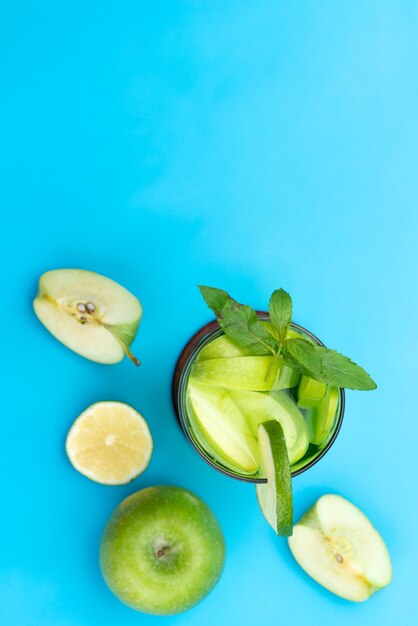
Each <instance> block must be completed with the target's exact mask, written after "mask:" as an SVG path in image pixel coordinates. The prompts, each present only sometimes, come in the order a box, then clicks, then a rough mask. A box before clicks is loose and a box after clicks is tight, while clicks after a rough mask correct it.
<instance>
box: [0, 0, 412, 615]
mask: <svg viewBox="0 0 418 626" xmlns="http://www.w3.org/2000/svg"><path fill="white" fill-rule="evenodd" d="M417 32H418V4H417V2H416V1H415V0H410V1H407V0H403V1H401V2H399V1H393V2H389V1H384V0H368V1H367V2H364V0H353V1H351V2H342V1H339V0H315V1H314V0H311V1H309V0H306V1H304V2H302V1H295V2H284V1H274V0H229V1H228V2H221V1H220V0H211V1H210V2H197V1H193V0H177V1H176V2H169V1H168V0H166V1H163V0H154V1H153V2H143V1H142V2H138V1H134V0H128V1H126V2H119V3H114V2H108V1H105V2H103V1H102V2H97V1H96V2H88V3H86V2H81V1H79V0H72V2H68V1H63V2H58V3H57V2H53V1H52V0H51V1H49V2H48V1H46V0H39V2H29V1H26V2H21V1H19V0H15V1H14V2H13V3H12V2H9V3H3V4H2V7H1V9H0V84H1V91H2V95H1V100H0V135H1V148H0V166H1V170H0V171H1V182H0V185H1V196H0V197H1V206H2V218H1V222H2V228H1V232H2V245H1V248H0V255H1V266H2V269H3V271H2V288H3V306H2V307H1V312H0V315H1V329H2V336H3V338H2V353H3V368H4V369H3V382H4V384H5V387H4V389H3V393H2V409H1V413H2V427H1V454H0V464H1V474H0V475H1V480H2V488H1V491H2V510H3V512H2V516H1V519H0V542H1V558H0V622H1V623H2V624H4V625H5V626H96V625H98V624H100V626H115V625H117V626H130V625H134V624H167V625H169V624H178V625H181V626H186V625H187V626H189V625H190V626H196V625H199V626H206V625H210V624H213V623H218V624H240V626H250V625H253V624H256V623H257V624H263V625H266V626H273V625H276V624H279V623H281V621H283V622H289V623H291V624H292V625H293V626H302V625H304V624H307V623H309V624H312V625H313V626H319V625H323V624H331V623H338V624H339V625H340V626H345V625H350V626H352V624H356V625H357V626H363V625H364V626H365V625H367V626H371V625H375V624H376V625H377V624H378V625H383V626H386V625H388V626H389V625H390V626H392V625H393V624H395V623H396V624H399V625H400V626H412V625H413V624H415V623H416V612H417V609H418V594H417V590H416V571H417V567H416V562H417V556H418V546H417V530H416V519H417V513H418V511H417V499H416V477H417V473H418V461H417V459H418V455H417V453H416V450H417V445H416V441H417V434H418V429H417V417H416V384H415V379H414V376H415V374H414V372H415V371H416V357H415V356H414V350H415V351H416V347H417V332H416V311H417V306H418V296H417V283H416V279H417V270H418V267H417V233H418V221H417V200H418V184H417V171H418V170H417V166H418V125H417V110H418V56H417ZM68 266H70V267H71V266H78V267H82V268H87V269H93V270H96V271H98V272H101V273H104V274H106V275H109V276H110V277H112V278H114V279H115V280H117V281H119V282H121V283H122V284H123V285H125V286H126V287H128V288H130V289H131V290H132V291H133V292H135V293H136V294H137V295H138V296H139V297H140V299H141V300H142V303H143V306H144V318H143V323H142V325H141V327H140V331H139V335H138V337H137V340H136V342H135V351H136V352H137V353H138V356H139V357H140V358H141V360H142V362H143V365H142V366H141V367H140V368H139V369H136V368H135V367H133V365H132V364H131V363H130V362H129V361H127V360H126V361H124V362H122V363H121V364H118V365H116V366H102V365H99V364H95V363H92V362H89V361H87V360H83V359H82V358H81V357H79V356H77V355H76V354H73V353H72V352H70V351H69V350H67V349H66V348H64V347H63V346H62V345H61V344H59V343H58V342H57V341H55V340H54V339H53V338H52V337H51V336H50V335H49V334H48V333H47V331H46V330H45V329H44V328H43V327H42V326H41V325H40V324H39V322H38V321H37V320H36V318H35V316H34V314H33V312H32V308H31V301H32V299H33V297H34V295H35V293H36V287H37V280H38V277H39V275H40V274H41V273H42V272H43V271H45V270H48V269H52V268H56V267H68ZM197 283H207V284H213V285H217V286H220V287H223V288H225V289H228V290H229V291H230V292H231V293H232V294H233V295H234V296H235V297H236V298H237V299H239V300H241V301H244V302H249V303H251V304H252V305H253V306H256V307H260V308H261V307H263V306H265V304H266V302H267V298H268V296H269V294H270V293H271V291H272V290H273V289H274V288H276V287H279V286H283V287H285V288H286V289H287V290H288V291H290V293H291V294H292V296H293V299H294V309H295V321H297V322H299V323H301V324H303V325H305V326H307V327H308V328H310V329H311V330H312V331H313V332H314V333H316V334H317V335H318V336H319V337H320V338H321V339H322V340H323V341H325V342H326V343H327V344H328V345H330V346H332V347H336V348H338V349H339V350H341V351H343V352H345V353H347V354H349V355H350V356H351V357H352V358H353V359H355V360H357V361H358V362H359V363H361V364H362V365H364V366H365V367H366V368H367V369H368V370H369V371H370V372H371V373H372V374H373V376H374V377H375V379H376V380H377V381H378V384H379V389H378V391H376V392H373V393H358V392H357V393H356V392H348V394H347V412H346V419H345V422H344V424H343V428H342V431H341V434H340V436H339V438H338V440H337V442H336V443H335V445H334V447H333V448H332V450H331V451H330V452H329V454H328V455H327V456H326V457H325V458H324V459H323V460H322V461H321V462H320V463H319V464H318V465H317V466H315V467H314V468H313V469H311V470H310V471H309V472H307V473H306V474H303V475H302V476H299V477H297V478H296V479H295V481H294V492H295V507H296V516H297V517H299V515H300V514H301V513H302V512H303V511H305V509H306V508H307V507H308V506H309V505H311V504H312V502H313V501H314V500H315V498H316V497H318V496H319V495H320V494H322V493H324V492H338V493H342V494H344V495H345V496H347V497H349V498H351V499H352V500H353V501H354V502H355V503H357V504H358V505H359V506H360V507H361V508H363V509H364V511H365V512H366V513H367V514H368V515H369V516H370V517H371V519H372V520H373V522H374V523H375V525H376V526H377V528H378V529H379V530H380V531H381V533H382V534H383V536H384V538H385V539H386V541H387V544H388V546H389V549H390V552H391V555H392V557H393V565H394V580H393V583H392V584H391V585H390V587H388V588H387V589H386V590H384V591H382V592H380V593H378V594H377V595H376V596H374V597H373V598H372V599H371V600H370V601H369V602H367V603H365V604H363V605H355V604H350V603H348V602H345V601H343V600H341V599H338V598H337V597H334V596H332V595H331V594H329V593H328V592H326V591H325V590H323V589H322V588H321V587H319V586H318V585H316V584H315V583H314V582H312V581H311V580H310V579H309V578H308V577H307V576H306V575H305V574H304V573H303V572H302V570H300V569H299V567H298V566H297V565H296V563H295V562H294V561H293V560H292V557H291V556H290V554H289V551H288V548H287V545H286V541H285V540H283V539H278V538H277V537H275V536H274V534H273V532H272V531H271V530H270V528H269V527H268V526H267V524H266V523H265V522H264V520H263V518H262V516H261V514H260V512H259V510H258V507H257V504H256V499H255V494H254V490H253V488H252V487H251V486H249V485H246V484H241V483H239V482H236V481H233V480H230V479H227V478H224V477H223V476H221V475H219V474H217V473H216V472H214V471H213V470H212V469H211V468H209V467H208V466H207V465H205V463H204V462H203V461H202V460H201V459H200V458H199V457H198V456H197V454H196V453H195V452H194V451H193V450H192V448H191V447H189V445H188V444H187V443H186V441H185V439H184V438H183V436H182V434H181V432H180V430H179V429H178V427H177V425H176V421H175V418H174V413H173V410H172V407H171V400H170V382H171V375H172V371H173V367H174V364H175V361H176V357H177V355H178V353H179V351H180V349H181V348H182V346H183V345H184V343H185V342H186V340H187V339H188V338H189V336H190V335H191V334H192V332H194V331H195V330H196V329H197V328H198V327H199V326H200V325H202V324H203V323H205V322H206V321H208V319H209V318H210V314H209V312H208V310H207V309H206V307H205V305H204V304H203V302H202V301H201V299H200V296H199V294H198V291H197V289H196V287H195V285H196V284H197ZM109 398H110V399H119V400H123V401H126V402H129V403H131V404H132V405H134V406H135V407H137V408H138V409H139V410H140V411H141V412H143V414H144V415H145V416H146V417H147V419H148V421H149V423H150V426H151V429H152V432H153V435H154V439H155V452H154V456H153V460H152V463H151V465H150V467H149V469H148V470H147V472H146V473H145V474H144V475H143V476H142V477H140V478H139V479H137V480H136V481H135V482H134V483H132V484H131V485H128V486H126V487H118V488H111V487H105V486H100V485H98V484H95V483H93V482H90V481H89V480H87V479H85V478H84V477H82V476H81V475H79V474H78V473H76V472H75V471H74V470H73V469H72V467H71V466H70V464H69V462H68V461H67V458H66V456H65V452H64V441H65V437H66V434H67V431H68V428H69V427H70V425H71V423H72V422H73V420H74V419H75V417H76V416H77V415H78V414H79V413H80V412H81V411H82V410H83V409H84V408H86V407H87V406H88V405H89V404H90V403H92V402H94V401H97V400H102V399H109ZM156 483H170V484H179V485H183V486H184V487H187V488H189V489H192V490H194V491H196V492H197V493H198V494H199V495H200V496H202V497H203V498H204V499H205V500H206V501H207V502H208V503H209V504H210V505H211V507H212V508H213V510H214V511H215V513H216V515H217V516H218V518H219V520H220V522H221V524H222V527H223V529H224V532H225V536H226V542H227V548H228V558H227V563H226V569H225V572H224V575H223V577H222V579H221V582H220V583H219V585H218V586H217V587H216V589H215V590H214V591H213V593H212V594H211V595H210V596H209V597H208V598H207V599H206V600H205V601H204V602H203V603H202V604H201V605H200V606H198V607H197V608H195V609H193V610H192V611H190V612H188V613H186V614H183V615H179V616H177V617H173V618H157V617H152V616H144V615H140V614H137V613H135V612H134V611H131V610H130V609H128V608H126V607H125V606H123V605H122V604H120V603H119V602H118V601H117V600H116V599H115V598H114V597H113V596H112V594H111V593H110V592H109V591H108V590H107V588H106V586H105V584H104V582H103V580H102V578H101V576H100V572H99V569H98V562H97V551H98V543H99V537H100V533H101V530H102V528H103V526H104V524H105V522H106V520H107V518H108V516H109V515H110V513H111V511H112V510H113V509H114V507H115V506H116V505H117V504H118V503H119V502H120V501H121V500H122V499H123V498H124V497H125V496H127V495H128V494H130V493H132V492H134V491H135V490H137V489H140V488H142V487H143V486H145V485H150V484H156Z"/></svg>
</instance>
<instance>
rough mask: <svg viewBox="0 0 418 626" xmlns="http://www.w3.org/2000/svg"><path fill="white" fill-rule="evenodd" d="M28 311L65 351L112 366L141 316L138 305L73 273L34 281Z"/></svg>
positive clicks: (111, 286)
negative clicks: (33, 295)
mask: <svg viewBox="0 0 418 626" xmlns="http://www.w3.org/2000/svg"><path fill="white" fill-rule="evenodd" d="M33 307H34V310H35V313H36V315H37V316H38V318H39V320H40V321H41V322H42V324H43V325H44V326H45V327H46V328H47V329H48V330H49V332H50V333H51V334H52V335H54V337H56V338H57V339H58V340H59V341H61V342H62V343H63V344H64V345H66V346H67V347H68V348H70V349H71V350H73V351H74V352H77V353H78V354H81V355H82V356H84V357H86V358H87V359H91V360H92V361H97V362H99V363H117V362H118V361H121V360H122V359H123V357H124V356H125V354H126V355H127V356H128V357H129V358H130V359H131V360H132V361H133V362H134V363H135V364H136V365H139V361H138V359H137V358H136V357H135V356H134V355H133V354H132V352H131V351H130V348H129V346H130V345H131V343H132V342H133V340H134V338H135V335H136V332H137V330H138V326H139V322H140V320H141V316H142V306H141V303H140V302H139V300H138V299H137V298H136V297H135V296H134V295H133V294H131V293H130V291H128V290H127V289H125V287H122V286H121V285H119V284H118V283H116V282H115V281H113V280H111V279H110V278H107V277H106V276H102V275H101V274H96V272H90V271H87V270H78V269H59V270H52V271H49V272H46V273H45V274H43V275H42V276H41V278H40V280H39V291H38V294H37V296H36V298H35V300H34V303H33Z"/></svg>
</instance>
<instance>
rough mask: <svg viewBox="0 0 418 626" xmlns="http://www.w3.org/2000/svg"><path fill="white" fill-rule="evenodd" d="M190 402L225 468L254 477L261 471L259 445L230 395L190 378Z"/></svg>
mask: <svg viewBox="0 0 418 626" xmlns="http://www.w3.org/2000/svg"><path fill="white" fill-rule="evenodd" d="M187 390H188V400H189V402H190V407H191V410H192V414H193V416H194V418H195V420H196V423H197V426H198V427H199V429H200V431H201V432H202V435H203V437H204V439H205V447H207V444H208V443H209V445H210V446H211V447H212V449H213V450H214V451H215V453H216V454H217V455H219V457H220V458H221V459H223V461H224V462H225V464H226V465H228V466H230V467H231V468H233V469H238V470H241V471H243V472H245V473H247V474H254V473H255V472H256V471H257V469H258V449H257V442H256V439H255V437H254V434H253V433H252V432H251V428H250V426H249V425H248V423H247V421H246V419H245V417H244V415H243V414H242V412H241V411H240V409H239V408H238V406H237V405H236V403H235V402H234V400H233V399H232V397H231V395H230V394H229V393H228V391H227V390H226V389H224V388H222V387H212V386H209V385H204V384H201V383H199V382H198V381H196V380H194V379H193V378H189V382H188V386H187Z"/></svg>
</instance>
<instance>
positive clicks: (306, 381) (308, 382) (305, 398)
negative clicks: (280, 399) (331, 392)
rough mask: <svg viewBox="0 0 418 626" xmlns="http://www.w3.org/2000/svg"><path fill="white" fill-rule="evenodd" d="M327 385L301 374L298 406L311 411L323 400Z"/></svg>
mask: <svg viewBox="0 0 418 626" xmlns="http://www.w3.org/2000/svg"><path fill="white" fill-rule="evenodd" d="M327 387H328V386H327V384H326V383H322V382H320V381H318V380H315V379H314V378H310V377H309V376H305V374H302V376H301V378H300V381H299V385H298V390H297V393H298V406H300V407H301V408H302V409H313V408H315V407H317V406H318V405H319V404H320V402H321V401H322V400H323V399H324V398H325V394H326V393H327Z"/></svg>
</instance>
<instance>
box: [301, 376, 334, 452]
mask: <svg viewBox="0 0 418 626" xmlns="http://www.w3.org/2000/svg"><path fill="white" fill-rule="evenodd" d="M339 397H340V393H339V390H338V387H328V391H327V393H326V396H325V398H324V399H323V400H322V401H321V402H320V403H319V405H318V406H317V407H316V408H312V409H309V410H308V413H307V415H306V422H307V424H308V429H309V439H310V442H311V443H314V444H315V445H317V446H319V445H321V444H322V443H324V441H326V439H327V437H328V435H329V434H330V432H331V430H332V427H333V425H334V421H335V416H336V414H337V409H338V400H339Z"/></svg>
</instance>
